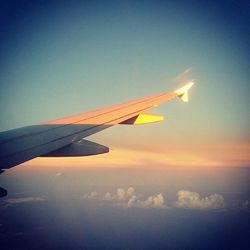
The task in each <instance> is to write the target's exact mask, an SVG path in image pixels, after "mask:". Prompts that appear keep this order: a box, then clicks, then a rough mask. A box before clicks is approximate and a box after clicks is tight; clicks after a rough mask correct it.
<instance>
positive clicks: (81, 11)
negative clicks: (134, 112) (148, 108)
mask: <svg viewBox="0 0 250 250" xmlns="http://www.w3.org/2000/svg"><path fill="white" fill-rule="evenodd" d="M13 6H14V8H13ZM247 7H249V6H247V3H244V2H242V3H237V4H236V3H235V4H234V3H233V2H227V3H224V2H214V4H211V3H209V2H206V1H199V2H196V1H189V2H188V1H176V2H175V3H168V2H164V1H154V2H151V1H146V2H145V1H143V2H134V1H133V2H130V1H125V2H124V1H113V2H108V3H106V2H105V3H102V2H101V1H93V2H91V3H88V2H85V1H72V2H70V3H65V4H62V3H60V2H57V1H55V2H52V3H42V2H39V1H38V2H36V3H29V1H27V2H24V3H23V4H21V3H19V4H15V3H13V5H11V3H9V4H6V7H5V8H6V10H5V13H4V15H3V17H2V20H3V25H2V27H1V29H2V30H3V31H4V36H3V37H2V39H1V48H2V49H1V69H0V77H1V85H0V88H1V107H4V108H1V117H2V119H1V123H0V128H1V130H7V129H10V128H15V127H19V126H22V125H29V124H32V123H36V122H41V121H44V120H48V119H54V118H57V117H62V116H65V115H71V114H75V113H78V112H82V111H87V110H91V109H94V108H97V107H102V106H106V105H111V104H115V103H119V102H121V101H126V100H129V99H131V98H135V97H140V96H144V95H147V94H151V93H152V92H153V93H154V92H159V91H163V90H173V89H175V88H176V87H177V86H178V82H177V80H174V78H175V77H176V76H177V75H179V74H181V73H182V72H183V71H185V70H186V69H188V68H190V67H192V72H191V76H189V77H192V78H194V79H195V80H196V81H197V86H195V89H194V90H193V93H192V102H191V103H190V105H189V107H188V108H186V107H184V108H183V107H181V105H180V104H174V105H172V106H169V108H168V107H167V106H164V107H163V108H160V109H159V110H158V111H157V112H162V113H163V114H164V115H165V114H166V116H167V115H168V113H170V115H171V116H178V117H183V116H184V119H183V120H180V122H179V123H178V122H176V123H175V126H174V127H175V129H176V127H177V129H178V128H180V129H181V127H183V123H185V132H184V135H187V134H190V133H192V129H193V128H194V127H195V128H196V133H197V134H198V135H199V136H200V135H202V136H203V135H205V136H213V137H217V136H218V135H219V136H222V137H232V138H234V139H235V138H240V139H243V138H246V137H247V138H248V139H249V120H250V117H249V112H248V108H247V107H248V106H249V96H248V92H249V88H250V87H249V76H248V72H247V71H248V68H249V53H248V42H249V37H248V36H247V32H248V29H249V28H248V24H247V21H248V20H249V16H248V15H247ZM3 10H4V9H3ZM187 109H188V110H187ZM187 113H188V115H187ZM177 121H178V120H177ZM196 124H198V126H197V125H196ZM170 131H171V133H174V129H171V127H170Z"/></svg>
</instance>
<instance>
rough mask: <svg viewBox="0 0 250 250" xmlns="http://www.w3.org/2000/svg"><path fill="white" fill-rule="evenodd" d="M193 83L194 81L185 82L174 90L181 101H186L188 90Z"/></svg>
mask: <svg viewBox="0 0 250 250" xmlns="http://www.w3.org/2000/svg"><path fill="white" fill-rule="evenodd" d="M193 85H194V81H191V82H189V83H187V84H186V85H185V86H183V87H181V88H179V89H177V90H175V91H174V93H176V94H177V95H178V97H180V98H181V100H182V101H183V102H188V90H189V89H190V88H191V87H192V86H193Z"/></svg>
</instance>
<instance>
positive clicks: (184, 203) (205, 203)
mask: <svg viewBox="0 0 250 250" xmlns="http://www.w3.org/2000/svg"><path fill="white" fill-rule="evenodd" d="M175 206H176V207H179V208H189V209H221V208H224V207H225V201H224V198H223V196H222V195H220V194H212V195H210V196H207V197H204V198H201V197H200V195H199V194H198V193H196V192H191V191H188V190H180V191H179V192H178V193H177V201H176V202H175Z"/></svg>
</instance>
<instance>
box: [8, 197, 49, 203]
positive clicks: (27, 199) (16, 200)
mask: <svg viewBox="0 0 250 250" xmlns="http://www.w3.org/2000/svg"><path fill="white" fill-rule="evenodd" d="M45 200H46V197H45V196H41V197H22V198H10V199H6V200H5V202H6V203H8V204H17V203H24V202H34V201H45Z"/></svg>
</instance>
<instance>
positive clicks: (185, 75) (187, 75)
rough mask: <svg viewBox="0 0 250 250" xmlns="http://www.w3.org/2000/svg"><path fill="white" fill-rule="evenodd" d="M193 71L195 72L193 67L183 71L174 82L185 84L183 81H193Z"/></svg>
mask: <svg viewBox="0 0 250 250" xmlns="http://www.w3.org/2000/svg"><path fill="white" fill-rule="evenodd" d="M192 70H193V68H192V67H189V68H187V69H185V70H184V71H182V72H181V73H179V74H178V75H176V76H175V77H174V79H173V80H174V81H176V82H183V81H188V80H191V79H190V78H191V77H190V74H191V72H192Z"/></svg>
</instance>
